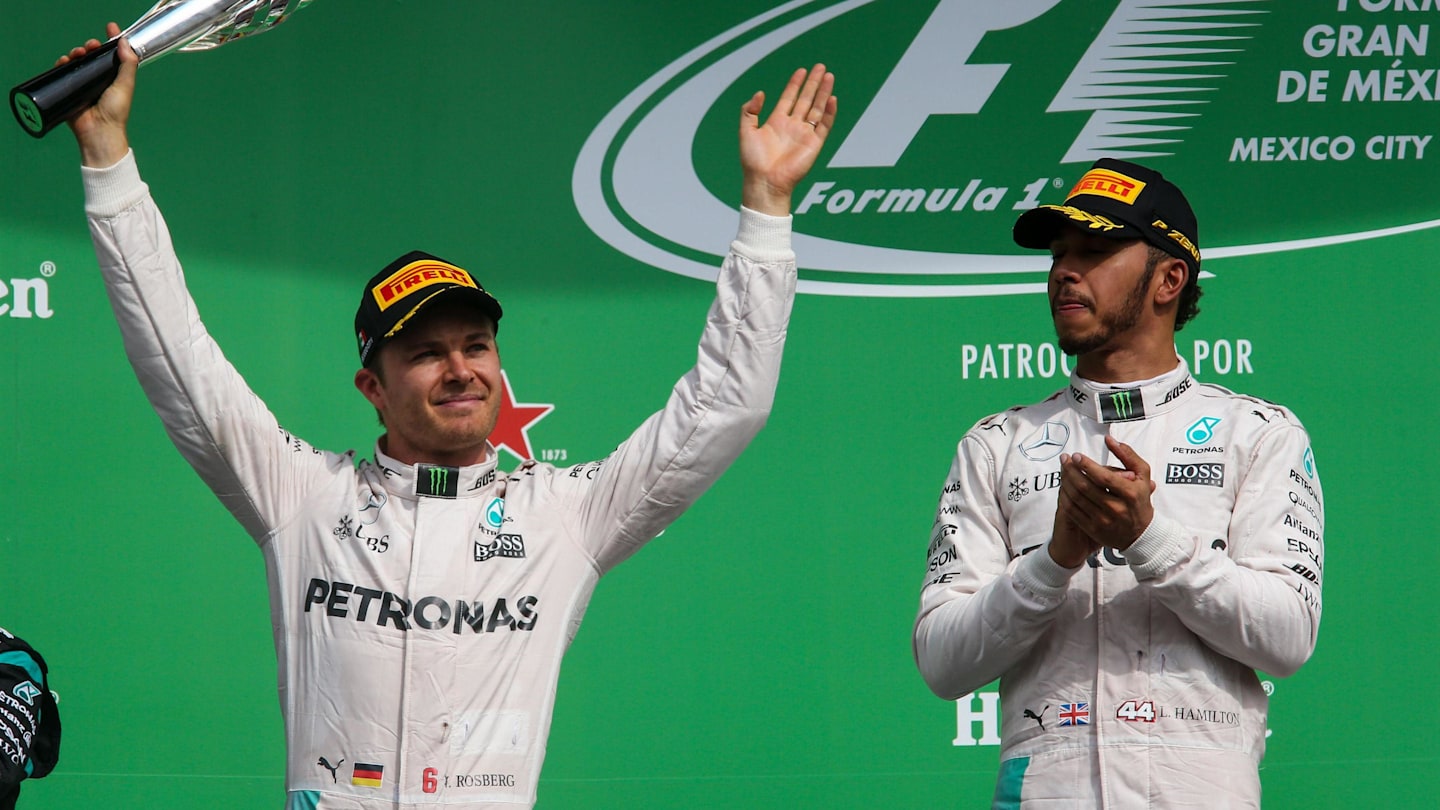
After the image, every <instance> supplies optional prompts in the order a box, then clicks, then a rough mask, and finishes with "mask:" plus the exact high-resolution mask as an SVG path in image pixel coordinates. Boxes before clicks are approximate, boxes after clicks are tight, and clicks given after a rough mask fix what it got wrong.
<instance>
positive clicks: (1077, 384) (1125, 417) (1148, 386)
mask: <svg viewBox="0 0 1440 810" xmlns="http://www.w3.org/2000/svg"><path fill="white" fill-rule="evenodd" d="M1178 359H1179V361H1180V362H1179V364H1178V365H1177V366H1175V368H1174V369H1172V370H1171V371H1168V372H1166V373H1164V374H1161V375H1160V376H1159V377H1155V378H1154V379H1150V380H1141V381H1139V382H1135V383H1097V382H1093V381H1091V380H1087V379H1085V378H1084V377H1081V376H1080V375H1079V374H1078V373H1076V372H1074V371H1072V372H1070V390H1069V391H1067V392H1066V393H1065V399H1066V401H1067V402H1068V403H1070V407H1071V408H1072V409H1074V410H1075V411H1077V412H1078V413H1081V414H1083V415H1085V416H1088V417H1090V418H1091V419H1094V420H1095V421H1097V422H1135V421H1139V420H1141V419H1148V418H1150V417H1152V416H1156V415H1158V414H1162V413H1165V412H1166V411H1169V410H1171V409H1172V408H1175V407H1176V406H1178V405H1179V404H1180V403H1181V401H1182V400H1184V399H1185V397H1186V396H1189V395H1190V394H1192V393H1193V392H1194V391H1195V385H1196V384H1195V378H1194V377H1191V376H1190V366H1189V365H1188V364H1186V362H1185V358H1183V357H1181V358H1178Z"/></svg>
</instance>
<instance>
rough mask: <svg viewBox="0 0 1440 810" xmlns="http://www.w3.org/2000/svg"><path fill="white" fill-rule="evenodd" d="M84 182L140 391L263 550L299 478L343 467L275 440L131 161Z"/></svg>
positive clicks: (289, 440)
mask: <svg viewBox="0 0 1440 810" xmlns="http://www.w3.org/2000/svg"><path fill="white" fill-rule="evenodd" d="M82 173H83V179H84V183H85V197H86V205H85V210H86V214H87V215H88V217H89V221H90V234H91V237H92V239H93V240H94V243H95V253H96V256H97V258H98V259H99V262H100V271H101V274H102V275H103V276H104V279H105V289H106V292H107V293H108V294H109V297H110V304H111V307H112V308H113V309H114V312H115V319H116V321H117V322H118V323H119V325H120V334H121V337H122V338H123V340H124V345H125V354H126V356H128V357H129V359H130V363H131V365H132V366H133V367H134V369H135V374H136V377H137V378H138V379H139V381H140V386H141V388H143V389H144V391H145V395H146V397H147V398H148V399H149V400H150V404H151V406H152V407H154V409H155V412H156V413H157V414H158V415H159V416H160V420H161V422H163V423H164V425H165V431H166V433H168V434H169V436H170V439H171V441H173V442H174V443H175V446H176V448H178V449H179V450H180V453H181V455H183V456H184V457H185V460H186V461H188V462H189V463H190V465H191V466H192V467H194V468H195V471H196V472H197V473H199V474H200V477H201V478H202V479H204V481H205V483H206V484H207V485H209V487H210V488H211V489H212V490H213V491H214V492H215V494H216V496H217V497H219V498H220V500H221V502H222V503H224V504H225V507H226V508H227V509H229V510H230V512H231V513H232V514H233V515H235V517H236V518H237V519H238V520H239V521H240V523H241V524H242V525H244V527H245V529H246V530H247V531H248V532H249V533H250V535H251V536H252V537H254V538H255V539H256V541H257V542H263V541H264V539H265V538H266V536H267V535H268V533H269V531H270V530H271V529H272V528H273V527H275V526H277V525H279V524H280V523H281V522H282V521H283V520H284V519H285V518H286V516H287V515H288V514H289V513H290V511H291V510H293V508H294V507H295V505H297V504H298V503H299V502H300V501H301V500H302V499H303V498H304V496H305V494H306V492H305V487H304V485H305V483H306V481H307V480H311V479H310V478H309V476H307V475H305V474H304V473H305V472H306V471H307V470H314V469H316V468H317V467H319V466H322V465H326V464H328V465H330V466H332V467H333V466H336V465H341V464H345V463H347V462H346V460H345V459H344V457H340V456H334V455H333V454H321V453H320V452H319V451H317V450H315V449H313V448H311V447H309V446H308V445H306V444H305V443H303V442H301V441H300V440H298V439H296V438H294V437H293V436H291V435H289V434H288V433H286V432H285V431H283V430H282V429H281V428H280V426H279V424H278V423H277V422H276V421H275V417H274V416H272V415H271V414H270V411H269V410H268V409H267V408H266V407H265V403H264V402H262V401H260V399H259V398H258V397H257V396H255V394H254V393H252V392H251V390H250V388H249V386H247V385H246V384H245V381H244V379H242V378H241V377H240V375H239V373H238V372H236V371H235V369H234V368H233V367H232V366H231V365H230V363H229V362H228V361H226V359H225V356H224V355H223V354H222V353H221V351H220V347H219V346H218V345H216V343H215V341H214V340H213V339H211V337H210V334H209V333H208V332H207V331H206V330H205V325H204V324H203V323H201V321H200V315H199V313H198V312H197V311H196V308H195V303H194V301H192V300H191V298H190V293H189V291H188V290H187V289H186V287H185V277H184V274H183V272H182V271H181V269H180V262H179V260H178V259H177V258H176V256H175V251H174V248H173V246H172V245H171V242H170V233H169V230H168V229H167V228H166V225H165V220H164V219H163V218H162V217H161V215H160V211H159V209H158V208H156V206H155V203H154V201H153V200H152V199H151V197H150V192H149V188H148V187H147V186H146V185H145V183H144V182H142V181H141V179H140V174H139V171H138V169H137V168H136V165H135V158H134V154H133V153H131V154H127V155H126V156H125V158H124V159H123V160H121V161H120V162H119V163H117V164H115V165H114V166H111V167H108V168H105V169H90V168H83V169H82Z"/></svg>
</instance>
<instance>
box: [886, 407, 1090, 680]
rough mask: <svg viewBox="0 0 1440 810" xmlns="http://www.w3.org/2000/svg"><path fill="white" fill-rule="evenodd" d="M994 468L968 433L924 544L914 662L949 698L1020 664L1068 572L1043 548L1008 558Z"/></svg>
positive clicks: (1051, 615) (1049, 618)
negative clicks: (927, 542)
mask: <svg viewBox="0 0 1440 810" xmlns="http://www.w3.org/2000/svg"><path fill="white" fill-rule="evenodd" d="M995 468H996V462H995V458H994V457H993V455H992V454H991V452H990V448H989V447H987V446H986V445H985V443H984V442H983V441H981V440H980V439H979V438H977V437H976V436H975V435H974V434H973V433H972V434H969V435H966V437H965V438H964V439H962V440H961V441H960V445H959V448H958V449H957V450H956V454H955V461H954V463H953V464H952V465H951V467H950V477H949V478H948V479H947V480H946V483H945V488H944V491H943V492H942V493H941V496H940V506H939V509H938V511H937V513H936V517H935V528H934V532H933V534H932V537H931V540H930V548H929V554H928V560H927V564H926V571H925V585H924V586H923V587H922V588H921V591H920V614H919V616H918V617H917V618H916V620H915V633H914V640H913V641H914V652H915V662H916V664H918V665H919V667H920V674H921V675H922V676H924V678H925V682H926V683H927V684H928V685H929V686H930V689H931V690H932V691H934V692H935V694H937V695H939V696H940V697H943V698H946V699H947V700H953V699H955V698H957V697H959V696H961V695H964V694H966V693H967V692H972V691H974V690H976V689H978V688H980V687H981V686H984V685H985V684H987V683H990V682H991V681H993V680H995V679H996V678H998V677H1000V676H1001V675H1002V674H1004V673H1005V672H1006V671H1007V670H1008V669H1010V668H1011V667H1012V666H1013V665H1014V664H1015V663H1016V662H1018V661H1019V660H1020V659H1021V658H1023V657H1024V656H1025V655H1026V654H1027V653H1028V652H1029V651H1030V649H1031V648H1032V647H1033V646H1034V645H1035V642H1036V641H1037V640H1038V639H1039V638H1040V636H1041V635H1043V634H1044V633H1045V631H1046V630H1047V629H1048V628H1049V627H1050V625H1051V623H1052V622H1053V621H1054V619H1055V617H1056V615H1057V611H1056V608H1058V607H1059V606H1060V605H1061V603H1062V602H1063V601H1064V599H1065V593H1066V591H1067V590H1068V585H1069V582H1070V577H1071V576H1072V575H1073V574H1074V570H1071V569H1067V568H1064V567H1062V566H1060V565H1059V564H1058V563H1056V562H1055V561H1054V560H1053V559H1051V557H1050V549H1049V545H1048V544H1046V545H1042V546H1040V547H1039V548H1037V549H1035V550H1034V551H1032V552H1031V553H1029V554H1026V555H1024V556H1023V557H1021V558H1020V559H1019V560H1015V561H1012V559H1011V552H1010V548H1009V544H1008V543H1007V542H1006V536H1007V531H1008V527H1007V525H1006V520H1005V517H1004V514H1003V513H1002V511H1001V508H1000V502H999V498H998V496H997V494H996V491H995V483H994V482H995V480H996V472H995ZM1076 570H1078V569H1076Z"/></svg>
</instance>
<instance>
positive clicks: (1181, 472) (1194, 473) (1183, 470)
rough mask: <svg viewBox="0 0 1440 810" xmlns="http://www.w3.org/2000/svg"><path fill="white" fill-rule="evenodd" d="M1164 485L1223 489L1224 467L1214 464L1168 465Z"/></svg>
mask: <svg viewBox="0 0 1440 810" xmlns="http://www.w3.org/2000/svg"><path fill="white" fill-rule="evenodd" d="M1165 483H1167V484H1200V485H1202V486H1207V487H1223V486H1225V465H1224V464H1220V463H1216V462H1210V463H1205V464H1168V465H1166V466H1165Z"/></svg>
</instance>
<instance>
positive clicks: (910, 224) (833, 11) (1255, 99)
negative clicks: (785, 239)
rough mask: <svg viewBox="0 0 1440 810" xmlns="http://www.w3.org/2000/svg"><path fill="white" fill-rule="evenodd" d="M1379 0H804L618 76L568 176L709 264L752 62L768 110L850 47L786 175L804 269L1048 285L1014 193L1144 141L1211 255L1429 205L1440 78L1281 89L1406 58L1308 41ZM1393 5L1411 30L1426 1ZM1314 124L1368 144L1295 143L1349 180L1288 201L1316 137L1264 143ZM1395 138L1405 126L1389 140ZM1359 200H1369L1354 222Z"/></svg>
mask: <svg viewBox="0 0 1440 810" xmlns="http://www.w3.org/2000/svg"><path fill="white" fill-rule="evenodd" d="M1361 6H1363V4H1361ZM1377 16H1379V15H1376V14H1372V13H1370V11H1368V10H1367V9H1365V8H1362V7H1359V6H1357V5H1356V4H1354V3H1351V4H1349V5H1348V6H1347V5H1346V4H1343V3H1342V4H1340V5H1339V6H1338V7H1337V5H1336V4H1334V3H1328V4H1282V3H1276V2H1268V0H1231V2H1226V3H1202V2H1197V0H1119V2H1118V3H1080V2H1077V1H1076V0H1027V2H1014V3H996V2H992V1H991V0H936V2H933V3H930V4H925V3H910V4H897V3H877V2H874V0H795V1H794V2H789V3H784V4H782V5H779V6H777V7H776V8H773V9H771V10H769V11H766V12H765V13H763V14H760V15H758V16H755V17H752V18H750V19H745V20H739V21H736V22H734V23H733V24H731V25H730V26H729V27H728V28H725V29H724V30H717V31H715V32H714V33H713V36H710V37H709V38H707V39H704V41H703V42H702V43H701V44H699V45H697V46H696V47H694V48H693V49H692V50H690V51H689V52H687V53H684V54H683V55H681V56H680V57H678V58H676V59H674V60H673V61H671V62H670V63H669V64H666V65H664V66H663V67H662V68H660V69H659V70H658V71H657V72H656V73H654V74H653V75H652V76H650V77H649V78H648V79H646V80H645V81H643V82H642V83H640V84H639V86H637V87H635V88H634V90H632V91H631V92H630V93H629V94H628V95H626V96H625V97H624V98H623V99H621V100H620V101H619V102H618V103H617V104H616V105H615V106H614V107H613V109H611V110H610V112H609V113H608V114H607V115H605V116H604V118H603V119H602V120H601V121H600V122H599V123H598V125H597V126H596V127H595V129H594V130H593V131H592V132H591V133H590V136H589V137H588V139H587V140H586V142H585V145H584V147H583V148H582V150H581V152H580V154H579V156H578V158H577V160H576V164H575V168H574V172H573V175H572V192H573V195H574V199H575V204H576V207H577V209H578V211H579V213H580V215H581V217H582V218H583V219H584V221H585V223H586V224H587V225H588V226H589V227H590V229H591V230H593V231H594V232H595V233H596V234H597V235H598V236H600V237H601V238H602V239H604V240H605V241H606V242H608V243H609V244H610V245H612V246H613V247H615V248H616V249H617V250H620V251H622V252H623V253H625V254H627V255H629V256H631V257H633V258H635V259H636V260H638V261H641V262H644V263H646V264H649V265H652V266H654V267H656V268H659V269H661V270H665V271H668V272H671V273H677V274H680V275H685V276H690V277H693V278H697V279H707V280H709V279H713V278H714V277H715V273H716V267H717V266H718V264H719V257H720V256H721V255H722V254H723V253H724V251H725V249H726V246H727V245H728V244H729V241H730V239H731V238H732V237H733V235H734V227H735V220H736V207H737V205H738V189H737V188H736V186H737V185H738V183H737V182H736V171H735V144H734V139H735V134H734V121H735V119H736V117H737V115H738V109H739V106H740V104H741V103H742V102H743V101H744V100H745V99H747V98H749V96H750V95H751V93H752V92H753V91H754V90H755V89H756V88H757V86H762V85H763V87H764V89H765V90H766V93H767V97H768V99H767V100H768V105H767V113H768V109H769V107H771V106H773V104H774V102H775V97H776V95H777V94H778V91H779V89H780V88H779V82H780V81H782V80H783V77H785V76H787V75H789V73H790V72H791V71H793V70H794V69H795V67H796V66H797V60H800V61H804V60H806V59H808V58H816V57H820V56H823V55H824V54H827V53H844V54H846V62H845V66H844V74H843V75H841V76H840V77H839V82H838V84H837V89H836V92H837V95H838V96H839V97H840V99H841V108H840V109H841V117H840V119H839V121H838V122H837V126H836V128H835V131H834V132H833V133H832V134H831V136H830V138H829V140H828V142H827V144H826V148H825V151H824V152H823V153H822V154H821V157H820V160H819V162H818V163H817V165H816V166H815V167H814V168H813V169H812V170H811V172H810V175H809V177H807V178H806V179H805V180H804V181H803V182H802V183H801V185H800V187H798V188H797V189H796V190H795V197H794V214H795V220H794V228H795V238H794V246H795V251H796V254H797V256H798V258H799V262H800V281H799V286H798V288H799V290H800V291H801V292H809V293H817V294H828V295H853V296H883V297H936V296H990V295H1011V294H1021V293H1040V292H1043V290H1044V280H1045V275H1046V271H1047V269H1048V258H1047V257H1046V256H1044V255H1043V254H1040V253H1026V252H1025V251H1023V250H1021V249H1020V248H1017V247H1016V246H1015V245H1014V244H1013V243H1012V242H1011V239H1010V232H1011V226H1012V224H1013V223H1014V220H1015V218H1016V216H1018V214H1019V212H1021V211H1024V210H1027V209H1029V208H1032V207H1034V206H1037V205H1044V204H1050V205H1053V204H1058V203H1061V202H1063V200H1064V198H1065V195H1066V192H1067V190H1069V189H1071V188H1073V187H1074V186H1075V185H1076V184H1077V183H1078V182H1080V181H1081V179H1082V177H1083V176H1084V174H1085V172H1086V170H1087V169H1088V168H1089V166H1090V164H1091V163H1092V162H1093V161H1094V160H1095V159H1097V158H1099V157H1102V156H1109V157H1119V158H1125V159H1130V160H1135V161H1139V162H1141V163H1146V164H1148V165H1151V166H1153V167H1154V168H1157V169H1159V170H1160V171H1162V172H1164V173H1165V174H1166V176H1167V177H1170V178H1171V179H1174V180H1176V181H1177V182H1178V183H1179V184H1180V185H1181V186H1182V187H1183V188H1185V190H1186V193H1187V196H1188V197H1189V198H1190V201H1191V203H1192V204H1193V205H1194V206H1195V207H1196V209H1197V211H1198V212H1199V214H1200V220H1201V222H1202V232H1205V233H1210V234H1217V236H1215V237H1213V238H1212V240H1211V241H1210V242H1209V243H1208V244H1202V245H1201V246H1200V249H1201V251H1202V253H1203V254H1204V256H1205V259H1206V265H1205V266H1206V268H1207V270H1206V272H1204V273H1203V274H1202V275H1203V276H1206V277H1208V276H1210V275H1211V273H1210V271H1211V270H1216V269H1217V268H1216V264H1215V262H1214V260H1216V259H1225V258H1229V257H1235V256H1246V255H1253V254H1260V253H1270V252H1276V251H1284V250H1301V249H1309V248H1315V247H1322V246H1325V245H1329V244H1336V243H1340V242H1347V241H1354V240H1357V239H1365V238H1377V237H1381V236H1388V235H1391V234H1395V233H1402V232H1405V231H1410V230H1417V229H1421V228H1434V227H1437V226H1440V219H1435V218H1434V217H1435V215H1434V213H1433V207H1431V206H1430V205H1429V202H1428V200H1427V199H1426V198H1425V196H1424V194H1423V192H1422V191H1421V190H1420V189H1418V188H1417V189H1416V191H1415V192H1414V193H1406V194H1397V193H1396V191H1395V190H1396V189H1398V188H1411V187H1414V186H1413V182H1411V181H1412V180H1413V176H1414V172H1415V171H1418V170H1421V169H1424V168H1425V165H1426V164H1423V163H1418V162H1417V161H1421V160H1426V159H1429V160H1432V161H1433V160H1434V157H1433V156H1429V153H1426V152H1424V151H1423V145H1424V144H1422V143H1421V141H1422V140H1424V139H1425V137H1426V136H1425V134H1424V133H1419V132H1418V130H1416V127H1415V124H1414V121H1415V120H1416V118H1417V116H1423V115H1425V114H1428V111H1429V107H1426V106H1422V105H1424V103H1425V99H1426V96H1427V95H1434V94H1431V93H1430V89H1429V84H1425V85H1424V90H1425V92H1423V93H1421V92H1419V91H1417V92H1416V93H1415V94H1414V98H1413V99H1408V100H1407V99H1406V98H1405V95H1406V94H1401V96H1400V97H1397V98H1395V99H1393V100H1387V98H1388V97H1386V96H1385V95H1384V94H1383V93H1382V94H1379V95H1376V94H1373V93H1372V94H1369V95H1366V94H1362V93H1359V92H1358V91H1357V92H1355V93H1351V94H1350V97H1349V101H1346V99H1345V96H1344V94H1343V93H1340V92H1336V93H1333V94H1329V95H1322V94H1308V95H1306V94H1302V95H1300V96H1296V95H1295V94H1294V93H1285V92H1277V87H1281V89H1282V90H1283V89H1284V88H1283V84H1282V82H1283V81H1284V77H1285V76H1288V75H1289V74H1290V73H1294V72H1297V71H1300V70H1304V71H1313V70H1320V69H1332V70H1333V72H1334V73H1335V76H1332V82H1331V83H1332V84H1337V83H1339V84H1343V82H1342V81H1341V78H1340V75H1341V73H1345V75H1346V76H1348V75H1349V72H1356V71H1358V73H1357V74H1356V75H1357V76H1358V77H1359V78H1356V79H1355V83H1356V86H1360V85H1361V84H1363V82H1364V81H1369V79H1368V78H1366V77H1368V76H1369V75H1370V72H1374V71H1378V73H1376V75H1381V74H1383V73H1384V71H1386V70H1393V69H1395V68H1394V67H1393V66H1392V64H1391V63H1392V62H1395V61H1396V58H1397V57H1396V54H1394V53H1389V54H1387V53H1386V52H1385V50H1384V49H1383V48H1378V47H1377V48H1373V49H1369V50H1357V49H1355V48H1350V49H1348V50H1343V52H1342V49H1339V48H1338V47H1337V48H1336V49H1332V52H1330V53H1325V52H1323V51H1321V50H1317V49H1316V48H1315V47H1312V46H1309V45H1307V44H1306V43H1307V39H1306V35H1305V32H1306V31H1308V30H1312V29H1315V28H1316V27H1317V26H1329V28H1330V30H1332V31H1339V30H1340V29H1341V28H1342V26H1352V27H1353V26H1358V25H1364V26H1373V25H1374V24H1375V23H1376V20H1375V19H1374V18H1375V17H1377ZM1392 16H1394V17H1396V19H1395V20H1388V19H1387V20H1386V22H1387V23H1390V24H1392V25H1394V24H1396V23H1407V24H1410V26H1411V30H1412V38H1414V37H1418V36H1420V35H1419V34H1418V33H1414V32H1415V31H1418V26H1419V25H1420V24H1421V23H1427V22H1430V18H1431V17H1433V14H1432V15H1426V14H1424V13H1416V14H1410V13H1408V12H1407V13H1401V12H1396V13H1395V14H1394V15H1392ZM1400 18H1404V19H1400ZM1077 32H1083V34H1082V35H1079V36H1077ZM1092 32H1093V33H1092ZM1427 36H1428V35H1427ZM1311 39H1314V37H1313V36H1312V37H1311ZM812 42H813V45H814V46H813V47H810V45H809V43H812ZM1427 44H1430V43H1428V41H1427ZM1407 47H1408V46H1407ZM1392 50H1393V49H1392ZM1434 51H1435V49H1433V48H1431V49H1430V50H1428V51H1422V50H1421V49H1420V47H1419V45H1418V42H1417V44H1416V45H1415V46H1413V47H1408V49H1407V51H1406V53H1405V59H1406V61H1405V65H1404V69H1411V72H1413V73H1416V74H1417V76H1423V75H1424V74H1425V73H1426V72H1427V71H1432V73H1431V75H1434V74H1433V69H1434V68H1435V67H1436V65H1435V60H1434V58H1433V57H1432V56H1431V53H1433V52H1434ZM812 54H813V55H814V56H811V55H812ZM1277 62H1278V64H1277ZM1422 62H1423V63H1424V64H1423V65H1422V64H1420V63H1422ZM1412 63H1414V64H1412ZM1306 75H1309V73H1306ZM1402 78H1403V76H1402ZM1344 81H1345V82H1348V81H1350V80H1349V79H1348V78H1346V79H1344ZM1407 81H1408V80H1407ZM1417 81H1418V79H1417ZM1366 86H1368V85H1366ZM1297 98H1298V100H1296V99H1297ZM1317 129H1324V130H1327V131H1328V132H1329V134H1328V135H1327V138H1329V140H1328V141H1327V142H1333V141H1334V140H1335V139H1337V138H1342V137H1343V138H1346V139H1349V140H1350V141H1353V142H1354V143H1355V144H1357V147H1356V149H1355V150H1353V152H1352V153H1351V154H1352V157H1351V158H1350V159H1349V160H1348V161H1346V160H1342V159H1341V158H1340V157H1338V156H1337V157H1329V154H1330V153H1325V154H1326V156H1327V159H1325V160H1321V159H1319V158H1316V159H1315V160H1314V161H1313V162H1311V163H1308V164H1306V165H1305V166H1304V167H1302V168H1303V174H1304V176H1305V177H1306V178H1307V180H1306V182H1312V183H1313V185H1314V187H1316V188H1325V187H1331V186H1334V185H1336V184H1339V185H1343V186H1344V187H1345V188H1346V189H1347V190H1353V194H1354V195H1356V196H1355V197H1347V202H1346V205H1345V206H1335V207H1333V208H1327V207H1325V206H1308V207H1306V208H1305V209H1304V210H1305V216H1303V217H1295V218H1277V217H1275V216H1274V214H1273V212H1274V211H1276V210H1288V209H1292V208H1293V207H1294V201H1293V197H1292V196H1290V195H1291V193H1292V191H1291V190H1290V189H1287V187H1286V186H1285V184H1277V183H1274V182H1273V180H1272V178H1273V177H1274V176H1275V175H1274V172H1275V171H1276V168H1277V167H1275V166H1274V164H1273V162H1274V161H1276V160H1286V159H1291V158H1293V159H1297V160H1298V159H1303V158H1305V157H1306V156H1307V155H1310V154H1311V152H1310V151H1307V150H1304V149H1299V148H1295V149H1289V150H1281V149H1279V147H1278V146H1275V144H1279V143H1285V142H1288V141H1289V140H1295V141H1298V140H1299V138H1300V136H1301V135H1303V134H1304V133H1307V132H1310V131H1312V130H1317ZM1292 136H1293V137H1292ZM1404 138H1409V139H1410V140H1403V139H1404ZM1376 139H1379V140H1376ZM1397 139H1401V140H1397ZM1402 142H1403V143H1406V144H1410V145H1411V147H1413V148H1410V149H1409V150H1408V151H1406V150H1404V149H1393V150H1392V149H1388V147H1387V148H1381V147H1382V146H1384V145H1386V144H1391V143H1402ZM1371 143H1376V144H1380V146H1377V147H1375V148H1364V147H1363V145H1365V144H1371ZM1425 143H1427V144H1428V143H1429V141H1428V140H1425ZM1287 155H1289V156H1290V158H1287V157H1286V156H1287ZM1292 171H1293V170H1292ZM1106 188H1109V189H1111V190H1112V191H1114V193H1117V194H1120V193H1123V189H1120V188H1119V187H1118V186H1106ZM1236 189H1245V190H1246V191H1245V193H1243V194H1237V192H1236ZM1349 193H1352V192H1350V191H1347V194H1349ZM1355 210H1364V211H1367V212H1373V214H1372V216H1370V217H1368V218H1367V219H1365V224H1364V225H1363V226H1360V225H1356V224H1355V218H1354V217H1353V216H1352V213H1353V211H1355ZM1219 267H1221V268H1223V264H1220V265H1219Z"/></svg>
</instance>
